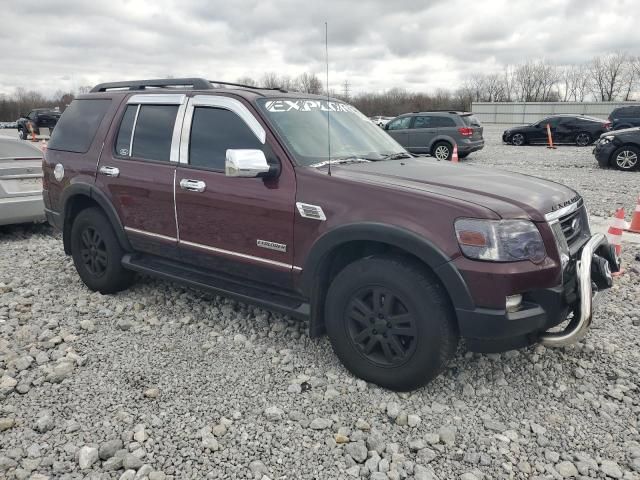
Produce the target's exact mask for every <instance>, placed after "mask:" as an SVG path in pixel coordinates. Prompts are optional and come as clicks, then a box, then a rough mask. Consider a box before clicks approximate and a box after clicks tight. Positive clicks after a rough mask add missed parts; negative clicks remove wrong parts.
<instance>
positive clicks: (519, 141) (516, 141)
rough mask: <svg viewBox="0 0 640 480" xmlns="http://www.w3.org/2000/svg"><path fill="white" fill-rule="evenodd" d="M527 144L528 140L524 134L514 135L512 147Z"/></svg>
mask: <svg viewBox="0 0 640 480" xmlns="http://www.w3.org/2000/svg"><path fill="white" fill-rule="evenodd" d="M526 142H527V139H526V138H525V136H524V135H523V134H522V133H514V134H513V135H512V136H511V145H515V146H516V147H521V146H522V145H524V144H525V143H526Z"/></svg>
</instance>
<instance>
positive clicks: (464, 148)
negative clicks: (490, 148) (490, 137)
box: [458, 139, 484, 153]
mask: <svg viewBox="0 0 640 480" xmlns="http://www.w3.org/2000/svg"><path fill="white" fill-rule="evenodd" d="M483 148H484V139H482V140H464V141H462V142H460V143H459V144H458V152H460V153H471V152H477V151H478V150H482V149H483Z"/></svg>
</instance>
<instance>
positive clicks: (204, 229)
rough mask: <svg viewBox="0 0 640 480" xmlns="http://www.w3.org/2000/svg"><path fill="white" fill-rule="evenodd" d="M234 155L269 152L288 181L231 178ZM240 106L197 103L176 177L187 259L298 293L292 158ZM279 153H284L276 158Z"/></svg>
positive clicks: (204, 99) (218, 100)
mask: <svg viewBox="0 0 640 480" xmlns="http://www.w3.org/2000/svg"><path fill="white" fill-rule="evenodd" d="M227 149H258V150H262V151H263V152H264V154H265V157H266V158H267V161H268V162H269V164H271V165H279V167H280V174H279V176H277V177H268V178H240V177H228V176H226V175H225V159H226V152H227ZM278 149H279V147H278V146H277V144H276V142H275V141H274V140H273V138H272V137H271V136H270V134H268V133H267V131H266V129H265V128H264V126H263V125H262V124H261V123H260V121H259V120H258V119H257V118H256V116H255V115H254V114H253V113H252V111H251V110H250V109H249V108H248V107H247V106H246V105H245V104H244V103H243V102H241V101H240V100H238V99H235V98H231V97H227V96H222V95H196V96H194V97H193V98H192V99H191V100H190V101H189V106H188V108H187V112H186V114H185V120H184V127H183V130H182V139H181V144H180V165H179V167H178V169H177V175H176V211H177V219H178V227H179V236H180V254H181V258H182V259H183V260H184V261H185V262H187V263H191V264H193V265H196V266H198V267H203V268H207V269H210V270H214V271H216V272H222V273H224V274H227V275H229V276H230V277H232V278H237V277H240V278H242V279H244V280H247V281H252V282H259V283H262V284H271V285H277V286H279V287H291V285H292V268H293V267H292V262H293V218H294V211H295V185H296V183H295V174H294V171H293V168H292V166H291V165H290V164H288V163H286V162H287V160H286V157H285V155H284V152H282V151H281V150H278ZM276 151H278V152H279V153H276Z"/></svg>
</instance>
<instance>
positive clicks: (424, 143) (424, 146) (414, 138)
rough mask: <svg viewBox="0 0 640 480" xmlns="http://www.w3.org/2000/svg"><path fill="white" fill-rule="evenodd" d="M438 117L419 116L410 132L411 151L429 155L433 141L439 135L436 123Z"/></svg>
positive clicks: (415, 118)
mask: <svg viewBox="0 0 640 480" xmlns="http://www.w3.org/2000/svg"><path fill="white" fill-rule="evenodd" d="M436 119H437V117H433V116H430V115H417V116H416V117H414V121H413V126H412V127H411V131H410V132H409V150H410V151H412V152H415V153H429V152H430V151H431V144H432V143H433V139H434V138H435V137H436V135H438V127H437V124H436V122H435V120H436Z"/></svg>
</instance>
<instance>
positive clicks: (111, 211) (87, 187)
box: [60, 182, 133, 254]
mask: <svg viewBox="0 0 640 480" xmlns="http://www.w3.org/2000/svg"><path fill="white" fill-rule="evenodd" d="M78 196H84V197H87V198H89V199H91V200H93V201H94V202H95V203H97V204H98V206H100V208H101V209H102V211H103V212H104V213H105V215H106V216H107V218H108V219H109V222H110V223H111V226H112V227H113V230H114V232H115V234H116V237H117V238H118V241H119V242H120V245H121V246H122V248H123V249H124V250H126V251H127V252H132V251H133V248H132V247H131V244H130V243H129V239H128V238H127V235H126V233H125V231H124V227H123V225H122V222H121V221H120V217H119V216H118V212H116V209H115V208H114V207H113V205H112V204H111V202H110V201H109V199H108V198H107V196H106V195H105V194H104V193H102V192H101V191H100V190H99V189H97V188H96V187H95V186H93V185H91V184H89V183H80V182H79V183H74V184H72V185H70V186H68V187H67V188H65V189H64V192H63V194H62V198H61V202H60V204H61V205H62V211H61V212H60V214H61V219H60V223H61V225H62V231H63V243H64V251H65V253H67V254H70V253H71V245H70V241H69V235H68V234H69V233H70V232H69V229H70V228H71V225H70V224H69V223H68V222H67V215H68V214H69V212H70V209H71V205H72V203H73V199H75V198H77V197H78Z"/></svg>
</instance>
